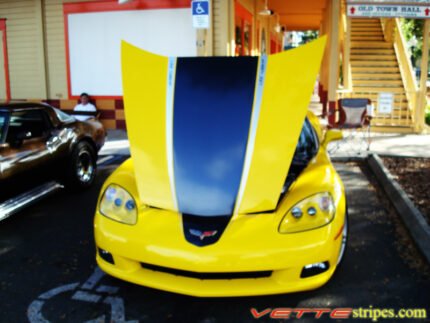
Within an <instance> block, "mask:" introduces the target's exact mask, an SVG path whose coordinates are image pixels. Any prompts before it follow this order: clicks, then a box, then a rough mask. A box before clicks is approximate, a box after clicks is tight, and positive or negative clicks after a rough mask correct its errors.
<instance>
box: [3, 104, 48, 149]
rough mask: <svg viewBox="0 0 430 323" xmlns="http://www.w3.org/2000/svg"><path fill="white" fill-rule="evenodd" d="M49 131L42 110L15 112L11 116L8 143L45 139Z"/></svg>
mask: <svg viewBox="0 0 430 323" xmlns="http://www.w3.org/2000/svg"><path fill="white" fill-rule="evenodd" d="M47 130H48V121H47V120H46V118H45V115H44V113H43V111H42V110H21V111H14V112H12V114H11V116H10V122H9V130H8V133H7V142H14V141H15V140H16V139H31V138H40V137H44V136H45V135H46V134H47Z"/></svg>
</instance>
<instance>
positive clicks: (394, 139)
mask: <svg viewBox="0 0 430 323" xmlns="http://www.w3.org/2000/svg"><path fill="white" fill-rule="evenodd" d="M345 135H347V132H345ZM358 136H360V134H358ZM333 145H338V146H339V147H338V149H337V150H336V151H335V152H333V153H331V154H330V155H331V156H332V157H335V158H337V157H340V158H343V157H365V156H366V155H367V154H368V153H376V154H378V155H382V156H404V157H427V158H430V135H416V134H398V133H371V144H370V150H369V151H366V148H365V147H362V148H361V149H357V147H355V146H354V142H345V143H343V142H341V143H340V144H339V143H336V142H335V143H333V144H331V145H330V146H329V150H330V147H331V146H333ZM110 154H116V155H129V154H130V145H129V142H128V138H127V133H126V132H125V130H108V136H107V138H106V143H105V145H104V147H103V148H102V150H101V151H100V155H110Z"/></svg>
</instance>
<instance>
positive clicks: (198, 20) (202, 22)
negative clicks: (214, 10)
mask: <svg viewBox="0 0 430 323" xmlns="http://www.w3.org/2000/svg"><path fill="white" fill-rule="evenodd" d="M191 11H192V15H193V27H194V28H197V29H206V28H209V0H194V1H193V2H191Z"/></svg>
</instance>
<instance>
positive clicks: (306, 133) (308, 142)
mask: <svg viewBox="0 0 430 323" xmlns="http://www.w3.org/2000/svg"><path fill="white" fill-rule="evenodd" d="M317 151H318V139H317V136H316V134H315V131H314V129H313V128H312V125H311V123H310V122H309V120H308V119H307V118H306V120H305V123H304V124H303V128H302V132H301V133H300V137H299V141H298V143H297V147H296V152H295V153H294V157H293V165H294V164H295V165H297V164H300V165H304V166H306V165H307V164H308V163H309V162H310V160H311V159H312V158H313V157H314V156H315V154H316V153H317Z"/></svg>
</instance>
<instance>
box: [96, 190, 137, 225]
mask: <svg viewBox="0 0 430 323" xmlns="http://www.w3.org/2000/svg"><path fill="white" fill-rule="evenodd" d="M99 210H100V213H101V214H103V215H104V216H105V217H107V218H109V219H112V220H115V221H118V222H121V223H125V224H131V225H134V224H136V222H137V207H136V202H135V201H134V199H133V197H132V196H131V195H130V193H129V192H127V191H126V190H125V189H123V188H122V187H121V186H119V185H116V184H111V185H109V186H108V187H107V188H106V190H105V191H104V193H103V196H102V199H101V200H100V205H99Z"/></svg>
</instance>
